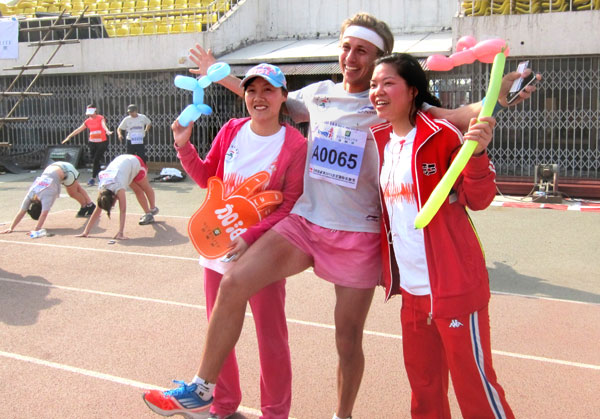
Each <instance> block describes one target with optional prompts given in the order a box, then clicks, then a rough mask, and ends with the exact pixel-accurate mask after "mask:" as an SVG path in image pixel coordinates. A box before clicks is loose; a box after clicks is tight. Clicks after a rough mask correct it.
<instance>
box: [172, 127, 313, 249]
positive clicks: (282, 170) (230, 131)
mask: <svg viewBox="0 0 600 419" xmlns="http://www.w3.org/2000/svg"><path fill="white" fill-rule="evenodd" d="M249 120H250V118H238V119H231V120H229V122H227V123H226V124H225V125H223V127H222V128H221V130H220V131H219V133H218V134H217V136H216V137H215V139H214V141H213V143H212V145H211V147H210V150H209V152H208V154H207V155H206V158H205V159H204V160H202V159H201V158H200V156H199V155H198V152H197V150H196V147H194V146H193V145H192V144H191V143H190V142H187V143H186V144H185V145H184V146H183V147H177V146H175V149H176V150H177V157H178V158H179V160H180V161H181V164H182V166H183V168H184V170H185V171H186V172H187V173H188V174H189V175H190V177H191V178H192V179H194V181H195V182H196V183H197V184H198V185H199V186H200V187H201V188H206V187H207V184H208V178H210V177H212V176H217V177H219V178H220V179H221V180H222V179H223V171H224V168H225V153H226V152H227V149H228V148H229V145H230V144H231V142H232V141H233V139H234V138H235V136H236V135H237V133H238V131H239V130H240V128H241V127H242V126H243V125H244V124H245V123H246V122H248V121H249ZM284 125H285V140H284V142H283V146H282V147H281V152H280V153H279V156H278V158H277V165H276V167H275V171H274V172H273V174H272V175H271V179H270V181H269V184H268V185H267V189H270V190H277V191H281V192H282V193H283V202H282V203H281V204H280V205H279V206H278V207H277V209H276V210H275V211H273V212H272V213H270V214H269V215H268V216H266V217H265V218H264V219H262V220H261V221H260V222H258V223H257V224H255V225H253V226H252V227H250V228H249V229H248V231H246V232H245V233H243V234H242V235H241V236H240V237H242V238H243V239H244V241H245V242H246V243H247V244H248V245H251V244H252V243H254V242H255V241H256V240H258V238H259V237H260V236H262V235H263V233H265V232H266V231H267V230H268V229H270V228H271V227H273V226H274V225H275V224H277V223H278V222H279V221H280V220H281V219H283V218H284V217H285V216H287V215H288V214H289V212H290V211H291V209H292V207H293V206H294V203H295V202H296V200H297V199H298V198H299V197H300V195H302V190H303V179H304V164H305V162H306V138H304V136H303V135H302V134H301V133H300V131H298V130H297V129H296V128H294V127H292V126H291V125H289V124H287V123H286V124H284Z"/></svg>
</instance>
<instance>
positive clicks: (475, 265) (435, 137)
mask: <svg viewBox="0 0 600 419" xmlns="http://www.w3.org/2000/svg"><path fill="white" fill-rule="evenodd" d="M427 87H428V83H427V79H426V76H425V73H424V71H423V70H422V68H421V66H420V65H419V63H418V62H417V60H416V59H414V58H413V57H411V56H410V55H407V54H398V55H392V56H388V57H384V58H382V59H380V60H378V61H377V63H376V67H375V71H374V73H373V78H372V80H371V87H370V95H369V97H370V100H371V103H372V104H373V106H374V107H375V110H376V111H377V115H378V116H379V117H380V118H382V119H385V120H386V121H388V122H386V123H383V124H379V125H376V126H374V127H372V128H371V131H372V132H373V136H374V138H375V142H376V144H377V147H378V151H379V159H380V186H381V189H380V193H381V196H382V200H383V203H384V204H385V205H382V207H383V211H384V217H383V222H382V254H383V262H384V266H383V270H384V284H385V287H386V298H389V297H390V296H391V295H393V294H398V293H400V292H401V293H402V310H401V323H402V339H403V352H404V364H405V367H406V371H407V375H408V379H409V382H410V385H411V390H412V401H411V414H412V417H413V418H450V408H449V403H448V371H449V372H450V375H451V377H452V383H453V385H454V389H455V393H456V397H457V400H458V403H459V406H460V409H461V412H462V415H463V417H464V418H475V417H477V418H512V417H514V416H513V413H512V411H511V409H510V407H509V405H508V403H507V402H506V398H505V396H504V391H503V389H502V387H501V386H500V385H499V384H498V382H497V380H496V374H495V372H494V369H493V367H492V357H491V355H492V352H491V345H490V325H489V316H488V303H489V299H490V288H489V280H488V274H487V270H486V266H485V260H484V255H483V250H482V248H481V245H480V243H479V240H478V238H477V234H476V233H475V230H474V228H473V225H472V223H471V220H470V218H469V215H468V214H467V211H466V208H465V207H469V208H470V209H471V210H482V209H485V208H487V207H488V206H489V205H490V203H491V202H492V200H493V198H494V196H495V194H496V186H495V171H494V167H493V165H492V163H491V162H490V160H489V158H488V156H487V154H486V147H487V145H488V144H489V142H490V141H491V138H492V128H493V126H494V124H495V120H494V119H493V118H482V119H481V121H485V122H487V123H483V122H477V121H476V120H475V119H473V120H472V121H471V124H470V127H469V131H468V132H467V133H466V134H465V136H464V139H468V140H474V141H477V142H478V145H477V148H476V150H475V153H474V155H473V157H472V158H471V159H470V160H469V162H468V164H467V166H466V168H465V169H464V170H463V172H462V174H461V176H460V177H459V179H458V180H457V182H456V184H455V185H454V188H453V191H452V193H451V194H450V196H449V197H448V199H446V201H445V202H444V203H443V204H442V206H441V208H440V210H439V212H438V213H437V214H436V215H435V216H434V218H433V219H432V221H431V222H430V224H429V225H428V226H427V227H425V228H424V229H423V230H416V229H415V228H414V220H415V217H416V215H417V213H418V211H419V210H420V209H421V208H422V206H423V205H424V204H425V202H426V201H427V199H428V198H429V195H430V194H431V192H432V191H433V189H434V188H435V186H436V185H437V184H438V182H439V181H440V180H441V179H442V176H443V175H444V173H445V172H446V171H447V169H448V167H449V165H450V163H451V162H452V159H453V158H454V156H455V155H456V153H457V152H458V150H459V148H460V146H461V144H462V141H463V136H462V135H461V133H460V132H459V131H458V130H457V129H456V128H455V127H454V126H452V125H451V124H450V123H449V122H448V121H446V120H439V119H433V117H432V116H431V115H429V114H427V113H425V112H422V111H420V110H419V109H421V106H422V104H423V102H427V103H430V104H433V103H436V102H437V99H435V98H434V97H432V96H431V95H430V94H429V92H428V90H427Z"/></svg>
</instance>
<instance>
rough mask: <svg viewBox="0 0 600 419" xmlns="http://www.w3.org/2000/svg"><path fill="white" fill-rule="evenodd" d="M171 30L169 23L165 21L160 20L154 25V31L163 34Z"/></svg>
mask: <svg viewBox="0 0 600 419" xmlns="http://www.w3.org/2000/svg"><path fill="white" fill-rule="evenodd" d="M170 32H171V25H170V24H168V23H166V22H160V23H159V24H158V26H157V27H156V33H158V34H165V33H170Z"/></svg>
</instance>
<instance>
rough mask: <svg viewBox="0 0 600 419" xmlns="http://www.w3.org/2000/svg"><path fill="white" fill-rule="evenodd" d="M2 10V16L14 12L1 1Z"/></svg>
mask: <svg viewBox="0 0 600 419" xmlns="http://www.w3.org/2000/svg"><path fill="white" fill-rule="evenodd" d="M0 12H1V13H2V16H10V15H12V14H13V11H12V9H11V8H9V7H8V6H7V5H6V4H5V3H0Z"/></svg>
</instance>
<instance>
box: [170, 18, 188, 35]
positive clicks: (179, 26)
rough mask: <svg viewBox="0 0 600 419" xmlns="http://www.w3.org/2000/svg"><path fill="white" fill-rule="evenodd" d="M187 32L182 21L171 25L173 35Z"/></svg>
mask: <svg viewBox="0 0 600 419" xmlns="http://www.w3.org/2000/svg"><path fill="white" fill-rule="evenodd" d="M181 32H185V24H184V23H183V22H181V21H179V22H175V23H173V24H172V25H171V33H181Z"/></svg>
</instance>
